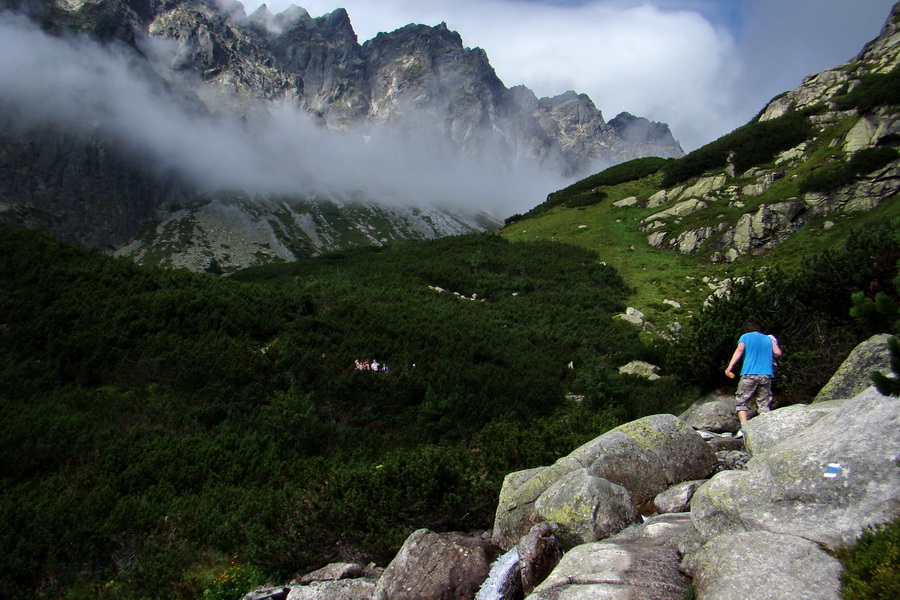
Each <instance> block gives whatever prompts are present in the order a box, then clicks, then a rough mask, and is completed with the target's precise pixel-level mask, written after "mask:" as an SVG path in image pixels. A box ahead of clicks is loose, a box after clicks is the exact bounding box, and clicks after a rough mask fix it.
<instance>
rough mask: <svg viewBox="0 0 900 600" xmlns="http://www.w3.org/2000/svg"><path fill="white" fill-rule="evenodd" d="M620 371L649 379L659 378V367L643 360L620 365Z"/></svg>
mask: <svg viewBox="0 0 900 600" xmlns="http://www.w3.org/2000/svg"><path fill="white" fill-rule="evenodd" d="M619 373H621V374H623V375H636V376H638V377H643V378H645V379H649V380H650V381H656V380H657V379H659V367H657V366H656V365H651V364H650V363H648V362H645V361H643V360H633V361H631V362H630V363H628V364H627V365H622V366H621V367H619Z"/></svg>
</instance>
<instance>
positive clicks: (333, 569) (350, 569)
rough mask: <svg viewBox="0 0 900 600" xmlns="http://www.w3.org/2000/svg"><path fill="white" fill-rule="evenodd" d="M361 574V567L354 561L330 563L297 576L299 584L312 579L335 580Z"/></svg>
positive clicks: (312, 580) (309, 581) (306, 582)
mask: <svg viewBox="0 0 900 600" xmlns="http://www.w3.org/2000/svg"><path fill="white" fill-rule="evenodd" d="M362 576H363V567H362V565H358V564H356V563H331V564H330V565H327V566H325V567H322V568H321V569H319V570H317V571H313V572H312V573H307V574H306V575H303V576H301V577H300V578H299V580H298V581H299V583H300V585H307V584H310V583H312V582H314V581H337V580H339V579H355V578H357V577H362Z"/></svg>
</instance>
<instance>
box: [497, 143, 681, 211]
mask: <svg viewBox="0 0 900 600" xmlns="http://www.w3.org/2000/svg"><path fill="white" fill-rule="evenodd" d="M667 162H668V159H665V158H657V157H646V158H636V159H633V160H629V161H627V162H624V163H620V164H618V165H613V166H612V167H609V168H608V169H604V170H603V171H601V172H599V173H597V174H595V175H591V176H590V177H585V178H584V179H582V180H580V181H578V182H576V183H573V184H572V185H570V186H569V187H566V188H563V189H561V190H559V191H557V192H553V193H552V194H550V195H549V196H548V197H547V200H546V201H545V202H543V203H542V204H539V205H538V206H536V207H534V208H533V209H531V210H530V211H528V212H527V213H526V214H525V215H514V216H513V217H510V218H509V219H507V220H506V224H507V225H509V224H511V223H514V222H515V221H518V220H520V219H523V218H530V217H534V216H537V215H540V214H543V213H545V212H547V211H548V210H550V209H551V208H553V207H556V206H566V207H568V208H578V207H580V206H591V205H593V204H599V203H600V202H602V201H603V200H605V199H606V197H607V195H606V192H604V191H603V190H602V189H601V188H603V187H611V186H615V185H619V184H621V183H627V182H629V181H636V180H638V179H643V178H644V177H648V176H650V175H653V174H654V173H657V172H658V171H659V170H660V169H662V168H663V166H664V165H665V164H666V163H667Z"/></svg>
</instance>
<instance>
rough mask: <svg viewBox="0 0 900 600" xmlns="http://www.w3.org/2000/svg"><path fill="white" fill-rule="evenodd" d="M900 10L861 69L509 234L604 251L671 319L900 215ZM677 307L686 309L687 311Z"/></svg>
mask: <svg viewBox="0 0 900 600" xmlns="http://www.w3.org/2000/svg"><path fill="white" fill-rule="evenodd" d="M898 6H900V5H895V7H894V9H893V11H892V12H891V15H890V16H889V18H888V19H887V22H886V24H885V26H884V28H883V30H882V32H881V34H880V35H879V37H878V38H877V39H875V40H873V41H872V42H870V43H869V44H867V45H866V47H865V48H864V49H863V50H862V52H860V54H859V55H858V56H856V57H855V58H854V59H853V60H851V61H849V62H847V63H845V64H842V65H838V66H836V67H834V68H832V69H829V70H827V71H824V72H822V73H818V74H814V75H811V76H809V77H807V78H806V79H805V80H804V82H803V84H802V85H801V86H800V87H798V88H797V89H796V90H793V91H790V92H788V93H785V94H783V95H781V96H779V97H777V98H775V99H774V100H772V101H771V102H770V103H769V104H768V105H767V106H766V107H765V108H764V109H763V110H762V111H761V112H760V115H759V116H758V117H757V118H756V119H754V121H752V122H751V123H748V124H747V125H746V126H744V127H741V128H739V129H737V130H735V131H734V132H732V133H730V134H728V135H726V136H723V137H722V138H720V139H719V140H716V141H714V142H712V143H710V144H708V145H707V146H704V147H702V148H699V149H698V150H696V151H694V152H691V153H690V154H688V155H687V156H685V157H683V158H681V159H677V160H672V161H649V160H643V161H634V162H632V163H626V164H622V165H619V166H617V167H613V168H611V169H609V170H608V171H605V172H602V173H598V174H596V175H594V176H591V177H588V178H586V179H584V180H582V181H581V182H578V183H576V184H574V185H572V186H570V187H568V188H566V189H563V190H560V191H559V192H557V193H554V194H551V195H550V196H549V197H548V199H547V201H546V202H545V203H543V204H542V205H540V206H538V207H536V208H535V209H533V210H532V211H530V212H529V213H526V214H525V215H524V216H517V217H514V218H512V219H509V220H508V224H507V227H506V228H505V229H504V230H503V231H502V233H503V235H504V236H506V237H508V238H509V239H513V240H533V239H547V238H552V239H556V240H560V241H568V242H573V243H576V244H580V245H582V246H586V247H588V248H591V249H595V250H597V252H598V253H599V255H600V257H601V259H602V260H605V261H607V262H609V263H610V264H612V265H613V266H615V267H617V268H618V269H619V270H620V272H622V274H623V276H625V277H626V278H627V279H628V280H629V281H630V282H631V283H632V286H633V290H634V294H633V302H640V306H638V308H640V309H641V310H642V311H645V312H648V313H650V314H652V316H653V317H654V318H657V317H658V318H659V319H661V320H672V319H673V318H674V319H677V318H679V317H681V318H684V317H686V316H688V315H689V314H690V311H696V310H698V309H699V308H700V307H701V305H702V304H703V302H704V301H705V299H706V298H707V296H708V295H709V294H710V293H712V292H714V291H721V290H722V289H724V287H726V286H727V282H728V280H730V279H731V278H734V277H740V276H744V275H749V274H752V273H753V272H754V270H755V269H759V268H761V267H766V266H778V265H793V264H796V263H797V261H798V260H799V259H800V258H802V257H803V256H805V255H807V254H808V253H809V252H815V251H821V250H823V249H826V248H829V247H834V246H836V245H837V244H839V243H840V242H841V241H842V240H843V239H845V238H846V237H847V235H848V234H849V232H850V231H852V230H854V229H858V228H863V227H866V226H867V224H869V223H874V222H884V221H889V220H890V219H892V218H896V217H898V216H900V207H898V203H897V194H898V190H900V160H898V152H897V148H898V146H900V118H898V108H900V94H898V93H897V90H898V89H900V86H898V84H897V82H898V79H900V71H898V69H897V67H898V63H900V34H898V28H900V8H898ZM666 299H668V300H673V301H678V302H679V303H680V304H682V305H684V308H683V309H681V310H680V311H675V312H678V313H679V314H678V315H677V316H675V317H673V316H672V313H673V310H672V309H671V307H670V305H668V304H663V303H662V301H663V300H666Z"/></svg>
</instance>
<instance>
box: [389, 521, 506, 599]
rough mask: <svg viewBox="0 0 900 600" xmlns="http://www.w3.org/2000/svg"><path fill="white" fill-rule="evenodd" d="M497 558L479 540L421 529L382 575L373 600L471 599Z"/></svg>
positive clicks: (412, 535)
mask: <svg viewBox="0 0 900 600" xmlns="http://www.w3.org/2000/svg"><path fill="white" fill-rule="evenodd" d="M496 557H497V553H496V552H495V551H494V548H493V547H492V546H491V545H490V543H489V542H486V541H484V540H482V539H480V538H476V537H471V536H465V535H462V534H459V533H441V534H438V533H434V532H431V531H429V530H427V529H419V530H417V531H414V532H413V533H412V534H411V535H410V536H409V537H408V538H407V539H406V541H405V542H404V543H403V547H402V548H400V552H398V553H397V556H395V557H394V560H392V561H391V563H390V564H389V565H388V567H387V568H386V569H385V571H384V573H383V574H382V575H381V579H379V580H378V585H377V587H376V588H375V593H374V595H373V596H372V597H373V600H423V599H429V600H432V599H433V600H472V598H474V597H475V594H476V593H477V592H478V588H479V587H481V584H482V583H484V580H485V579H487V576H488V573H489V572H490V565H491V562H493V560H494V559H495V558H496Z"/></svg>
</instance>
